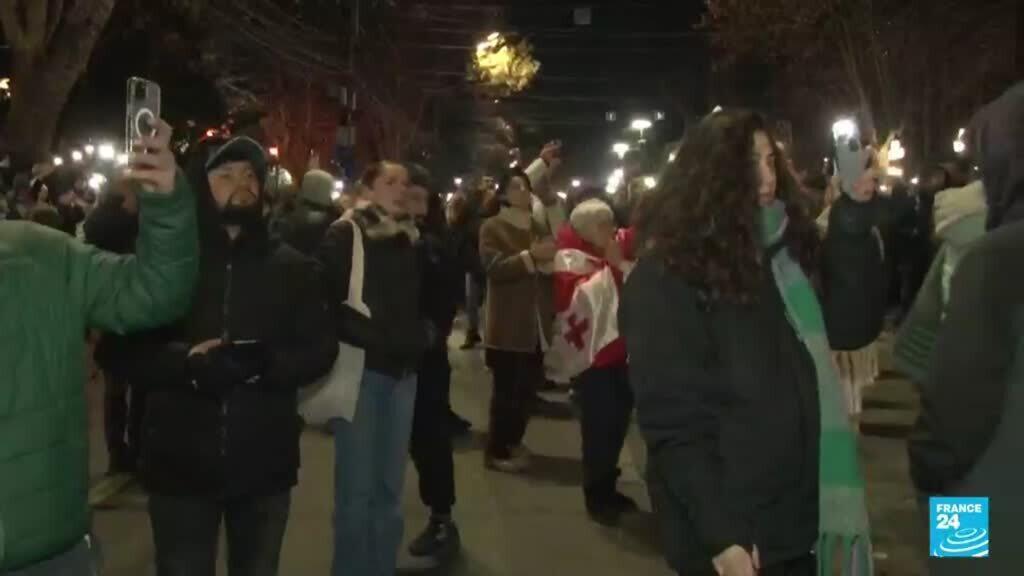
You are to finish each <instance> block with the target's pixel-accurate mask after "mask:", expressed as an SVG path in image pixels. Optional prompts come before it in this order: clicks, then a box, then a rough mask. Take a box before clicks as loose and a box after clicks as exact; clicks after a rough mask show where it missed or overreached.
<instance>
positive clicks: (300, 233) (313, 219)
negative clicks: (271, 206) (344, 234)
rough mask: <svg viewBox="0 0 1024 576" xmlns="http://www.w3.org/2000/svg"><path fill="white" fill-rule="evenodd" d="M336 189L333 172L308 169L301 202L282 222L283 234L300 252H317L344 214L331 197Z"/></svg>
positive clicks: (299, 199)
mask: <svg viewBox="0 0 1024 576" xmlns="http://www.w3.org/2000/svg"><path fill="white" fill-rule="evenodd" d="M333 192H334V177H333V176H331V175H330V174H328V173H327V172H324V171H322V170H311V171H309V172H307V173H306V176H305V177H303V179H302V189H301V190H300V191H299V198H298V205H297V206H296V207H295V209H294V210H293V211H291V212H290V213H289V214H288V215H287V216H286V217H285V219H284V220H283V221H282V222H281V223H280V224H281V226H280V229H279V230H280V234H281V238H282V239H283V240H284V241H285V242H287V243H288V244H290V245H291V246H292V247H293V248H295V249H296V250H298V251H299V252H302V253H303V254H305V255H307V256H313V255H314V254H315V253H316V249H317V247H318V246H319V245H320V241H321V240H323V238H324V234H326V233H327V229H328V228H330V226H331V224H333V223H334V221H335V220H337V219H338V218H339V217H341V214H339V213H338V210H337V209H336V208H335V207H334V203H333V202H332V201H331V194H332V193H333Z"/></svg>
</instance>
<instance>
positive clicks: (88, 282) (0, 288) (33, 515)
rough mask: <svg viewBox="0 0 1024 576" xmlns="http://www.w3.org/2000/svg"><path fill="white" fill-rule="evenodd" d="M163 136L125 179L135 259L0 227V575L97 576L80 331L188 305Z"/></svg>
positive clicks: (139, 322) (28, 227)
mask: <svg viewBox="0 0 1024 576" xmlns="http://www.w3.org/2000/svg"><path fill="white" fill-rule="evenodd" d="M170 140H171V128H170V126H168V125H167V124H165V123H163V122H160V123H159V125H158V128H157V131H156V133H155V135H152V136H147V137H143V138H142V139H141V140H140V142H139V145H140V148H142V149H145V150H146V152H144V153H139V154H136V155H133V157H132V158H131V161H130V163H129V167H128V169H127V170H126V172H125V174H124V177H125V178H126V179H127V180H128V181H129V182H131V183H132V185H134V186H136V187H137V189H138V192H139V194H138V196H139V205H140V221H139V238H138V246H139V250H138V255H137V256H117V255H114V254H109V253H105V252H102V251H100V250H97V249H96V248H93V247H90V246H86V245H85V244H82V243H81V242H79V241H77V240H75V239H73V238H71V237H70V236H68V235H67V234H64V233H62V232H59V231H56V230H49V229H46V228H43V227H41V226H38V225H35V224H32V223H29V222H0V296H2V297H0V318H3V322H2V323H0V341H2V342H3V343H4V345H3V346H0V365H2V366H4V367H5V372H4V378H3V379H2V380H0V406H4V408H3V409H2V410H0V430H3V440H2V441H0V446H2V450H0V573H3V574H14V575H21V574H68V575H73V576H79V575H81V576H85V575H92V574H95V568H94V567H93V558H92V557H93V553H92V551H91V550H90V540H89V538H88V536H87V535H88V533H89V506H88V503H87V493H88V482H89V470H88V461H89V458H88V438H89V435H88V431H87V427H86V405H85V389H84V387H83V383H84V382H85V379H86V375H85V374H84V369H85V365H84V363H83V362H82V358H83V357H84V355H85V349H84V347H85V339H84V338H83V333H84V331H85V329H86V328H96V329H100V330H106V331H116V332H121V333H123V332H131V331H136V330H142V329H146V328H150V327H153V326H156V325H159V324H162V323H167V322H170V321H173V320H174V319H175V318H177V317H179V316H180V315H181V314H182V313H183V312H184V311H185V310H186V309H187V307H188V303H189V298H190V297H191V295H192V288H193V284H194V282H195V278H196V271H197V268H198V246H197V241H196V212H195V203H194V199H193V196H192V193H191V190H190V189H189V185H188V182H187V181H186V179H185V178H184V177H183V176H182V175H181V174H180V173H179V172H178V170H177V166H176V165H175V162H174V156H173V155H172V154H171V151H170V147H169V143H170Z"/></svg>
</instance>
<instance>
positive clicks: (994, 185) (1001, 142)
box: [970, 82, 1024, 229]
mask: <svg viewBox="0 0 1024 576" xmlns="http://www.w3.org/2000/svg"><path fill="white" fill-rule="evenodd" d="M970 138H971V142H972V145H973V147H974V151H975V157H976V158H977V160H978V163H979V165H980V166H981V173H982V178H983V179H984V182H985V196H986V198H987V200H988V206H989V213H988V223H987V226H988V228H989V229H992V228H997V227H999V226H1002V225H1004V224H1006V223H1009V222H1013V221H1016V220H1020V219H1024V201H1022V200H1024V186H1022V184H1024V82H1018V83H1017V84H1016V85H1014V86H1013V87H1012V88H1010V89H1009V90H1007V91H1006V92H1005V93H1004V94H1003V95H1002V96H1000V97H999V98H998V99H997V100H995V101H994V102H992V103H991V104H989V105H988V106H986V107H985V108H983V109H982V110H981V111H980V112H978V113H977V115H975V117H974V120H972V122H971V135H970Z"/></svg>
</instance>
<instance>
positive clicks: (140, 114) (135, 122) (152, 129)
mask: <svg viewBox="0 0 1024 576" xmlns="http://www.w3.org/2000/svg"><path fill="white" fill-rule="evenodd" d="M159 119H160V85H159V84H157V83H156V82H153V81H152V80H146V79H145V78H138V77H134V76H133V77H131V78H129V79H128V98H127V104H126V106H125V151H126V152H127V153H129V154H131V153H133V152H142V150H136V149H135V141H136V140H138V139H139V138H140V137H142V136H149V137H152V136H153V135H155V134H156V127H157V121H158V120H159Z"/></svg>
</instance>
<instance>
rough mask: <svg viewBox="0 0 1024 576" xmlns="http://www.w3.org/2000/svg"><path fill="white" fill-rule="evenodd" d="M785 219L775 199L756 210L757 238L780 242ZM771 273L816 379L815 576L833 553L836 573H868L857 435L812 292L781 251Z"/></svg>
mask: <svg viewBox="0 0 1024 576" xmlns="http://www.w3.org/2000/svg"><path fill="white" fill-rule="evenodd" d="M787 224H788V220H787V218H786V206H785V204H783V203H782V202H781V201H778V200H776V201H775V202H774V203H773V204H772V205H771V206H767V207H764V208H762V209H761V236H762V238H761V240H762V246H764V247H765V248H767V247H770V246H773V245H775V244H777V243H778V242H781V241H782V237H783V235H784V234H785V232H786V226H787ZM771 268H772V275H773V276H774V278H775V284H776V286H777V287H778V290H779V294H781V295H782V300H783V302H785V305H786V312H787V314H786V316H787V318H788V319H789V323H790V324H791V325H792V326H793V329H794V330H795V331H796V333H797V335H798V336H799V337H800V340H802V341H803V343H804V345H805V346H806V347H807V350H808V351H809V352H810V354H811V357H812V358H813V359H814V367H815V369H816V372H817V377H818V378H817V379H818V402H819V404H820V411H821V440H820V442H819V462H820V464H819V468H818V484H819V488H818V491H819V503H820V506H819V512H818V542H817V544H816V546H815V553H816V555H817V561H818V574H819V576H832V575H833V574H834V570H835V568H834V567H835V566H836V564H835V562H836V556H835V555H836V554H840V555H841V562H840V564H839V565H840V566H841V567H842V572H841V574H842V576H871V575H872V574H873V573H874V568H873V563H872V555H871V534H870V528H869V526H868V512H867V506H866V504H865V500H864V477H863V475H862V474H861V471H860V461H859V460H858V457H857V437H856V435H855V434H854V432H853V430H852V429H851V427H850V422H849V420H848V417H847V414H846V409H845V408H844V404H843V401H842V392H841V389H840V382H839V375H838V373H837V372H836V368H835V364H833V362H832V353H831V349H830V347H829V344H828V337H827V336H826V334H825V321H824V317H823V316H822V312H821V306H820V305H819V304H818V299H817V296H816V295H815V293H814V289H813V288H812V286H811V282H810V281H809V280H808V279H807V276H806V275H805V274H804V271H803V269H802V268H801V267H800V265H799V264H798V263H797V262H796V261H794V260H793V258H792V257H791V256H790V254H789V252H788V251H787V250H786V249H782V250H778V251H777V252H776V253H775V256H773V257H772V261H771Z"/></svg>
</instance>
